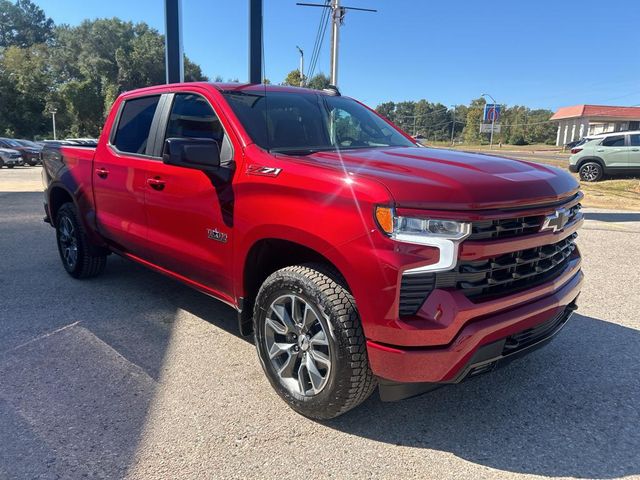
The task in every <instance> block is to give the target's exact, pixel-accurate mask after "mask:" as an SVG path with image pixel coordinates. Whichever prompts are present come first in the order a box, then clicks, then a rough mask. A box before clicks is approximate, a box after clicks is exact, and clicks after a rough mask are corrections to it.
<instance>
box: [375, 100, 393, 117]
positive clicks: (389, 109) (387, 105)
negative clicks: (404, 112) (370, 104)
mask: <svg viewBox="0 0 640 480" xmlns="http://www.w3.org/2000/svg"><path fill="white" fill-rule="evenodd" d="M376 112H378V113H379V114H380V115H382V116H383V117H384V118H386V119H387V120H389V121H390V122H395V118H396V104H395V103H394V102H384V103H381V104H380V105H378V106H377V107H376Z"/></svg>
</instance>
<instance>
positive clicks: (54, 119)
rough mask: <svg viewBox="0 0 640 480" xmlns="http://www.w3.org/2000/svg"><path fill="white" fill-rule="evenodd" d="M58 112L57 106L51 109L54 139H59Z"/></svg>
mask: <svg viewBox="0 0 640 480" xmlns="http://www.w3.org/2000/svg"><path fill="white" fill-rule="evenodd" d="M56 113H58V110H56V109H55V108H54V109H53V110H51V121H52V122H53V139H54V140H57V139H58V137H57V136H56Z"/></svg>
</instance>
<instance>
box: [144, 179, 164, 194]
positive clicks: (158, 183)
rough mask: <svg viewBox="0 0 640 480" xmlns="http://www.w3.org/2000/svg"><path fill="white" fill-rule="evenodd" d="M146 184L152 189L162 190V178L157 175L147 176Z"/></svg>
mask: <svg viewBox="0 0 640 480" xmlns="http://www.w3.org/2000/svg"><path fill="white" fill-rule="evenodd" d="M147 185H149V186H150V187H151V188H153V189H154V190H158V191H161V190H164V180H162V179H161V178H159V177H155V178H147Z"/></svg>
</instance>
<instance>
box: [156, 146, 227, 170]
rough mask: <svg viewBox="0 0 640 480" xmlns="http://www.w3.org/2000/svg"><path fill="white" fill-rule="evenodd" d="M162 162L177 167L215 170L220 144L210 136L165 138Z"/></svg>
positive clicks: (218, 160)
mask: <svg viewBox="0 0 640 480" xmlns="http://www.w3.org/2000/svg"><path fill="white" fill-rule="evenodd" d="M162 162H163V163H166V164H167V165H175V166H177V167H184V168H195V169H197V170H204V171H216V170H218V168H219V167H220V146H219V145H218V142H216V141H215V140H212V139H210V138H167V139H166V140H165V142H164V153H163V154H162Z"/></svg>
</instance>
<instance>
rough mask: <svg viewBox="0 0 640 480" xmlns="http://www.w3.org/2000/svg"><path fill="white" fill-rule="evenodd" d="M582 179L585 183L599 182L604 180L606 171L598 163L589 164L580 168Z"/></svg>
mask: <svg viewBox="0 0 640 480" xmlns="http://www.w3.org/2000/svg"><path fill="white" fill-rule="evenodd" d="M579 173H580V178H581V179H582V180H584V181H585V182H597V181H598V180H602V177H603V176H604V171H603V169H602V165H600V164H599V163H598V162H587V163H584V164H583V165H581V166H580V170H579Z"/></svg>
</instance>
